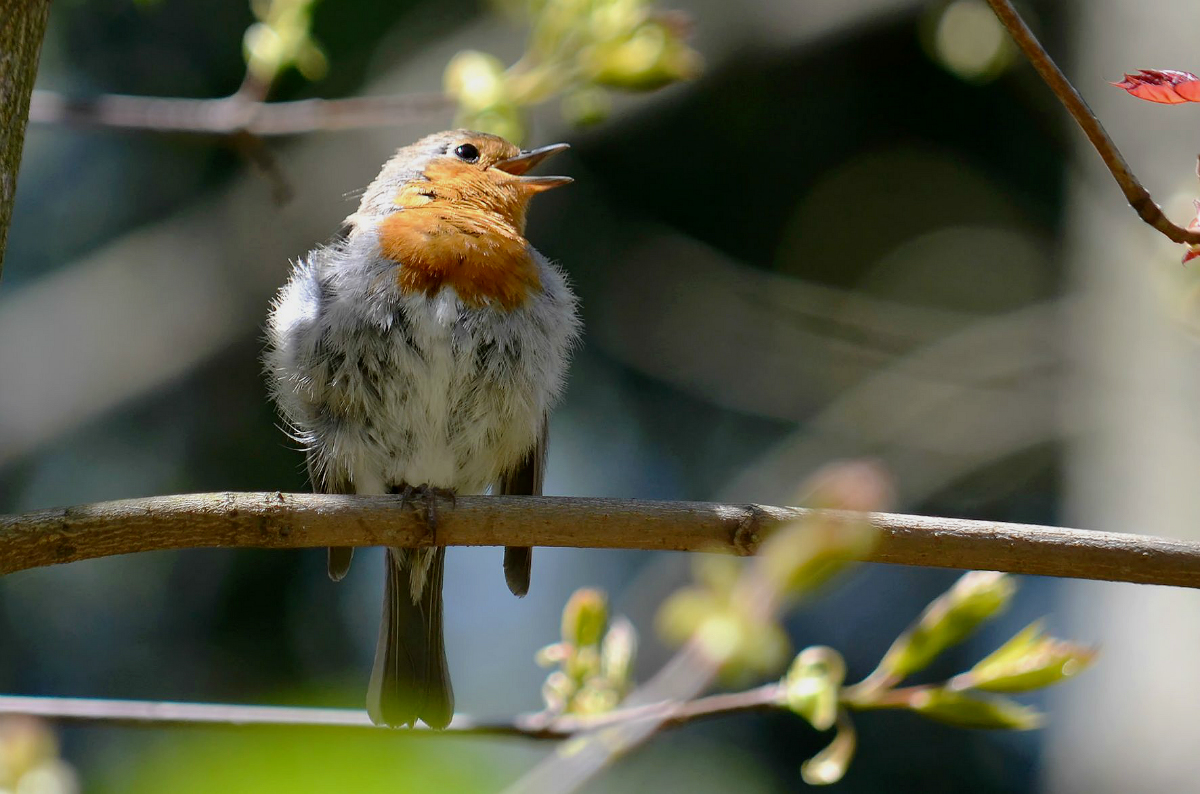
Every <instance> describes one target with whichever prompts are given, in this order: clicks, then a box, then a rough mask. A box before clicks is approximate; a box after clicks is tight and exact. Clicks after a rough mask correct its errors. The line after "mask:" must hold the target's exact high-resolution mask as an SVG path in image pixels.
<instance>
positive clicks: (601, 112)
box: [562, 87, 612, 127]
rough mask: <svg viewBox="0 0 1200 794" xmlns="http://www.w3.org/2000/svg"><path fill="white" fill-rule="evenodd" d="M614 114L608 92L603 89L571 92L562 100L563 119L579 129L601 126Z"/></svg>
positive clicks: (587, 88) (581, 89) (584, 89)
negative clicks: (593, 125)
mask: <svg viewBox="0 0 1200 794" xmlns="http://www.w3.org/2000/svg"><path fill="white" fill-rule="evenodd" d="M610 113H612V102H611V101H610V100H609V97H608V92H607V91H605V90H604V89H602V88H595V87H586V88H580V89H577V90H575V91H572V92H570V93H569V94H567V95H566V96H565V97H563V100H562V114H563V118H564V119H566V120H567V122H568V123H570V124H574V125H576V126H579V127H585V126H590V125H592V124H599V123H600V122H602V121H604V120H605V119H606V118H608V116H609V114H610Z"/></svg>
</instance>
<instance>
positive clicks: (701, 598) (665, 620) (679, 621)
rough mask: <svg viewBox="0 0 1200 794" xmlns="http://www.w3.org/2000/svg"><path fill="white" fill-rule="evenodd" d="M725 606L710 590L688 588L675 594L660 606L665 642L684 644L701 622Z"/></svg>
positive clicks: (657, 624) (657, 621)
mask: <svg viewBox="0 0 1200 794" xmlns="http://www.w3.org/2000/svg"><path fill="white" fill-rule="evenodd" d="M723 608H724V607H723V605H722V603H721V602H720V601H719V600H718V599H717V598H716V597H715V596H713V594H712V593H711V592H709V591H708V590H705V589H702V588H699V587H685V588H682V589H680V590H677V591H675V592H674V593H672V594H671V595H670V596H669V597H668V598H667V600H666V601H664V602H663V605H662V606H661V607H659V609H658V615H657V616H656V618H655V621H654V623H655V628H656V629H657V630H658V634H659V636H660V637H662V638H663V641H664V642H667V643H669V644H671V645H682V644H683V643H685V642H687V640H688V638H689V637H691V636H692V635H693V634H694V633H695V632H696V629H698V628H699V627H700V624H701V623H703V622H704V621H705V620H707V619H708V618H709V617H710V616H711V615H713V614H714V613H716V612H718V611H720V610H721V609H723Z"/></svg>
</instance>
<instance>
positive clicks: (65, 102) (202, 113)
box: [6, 0, 454, 136]
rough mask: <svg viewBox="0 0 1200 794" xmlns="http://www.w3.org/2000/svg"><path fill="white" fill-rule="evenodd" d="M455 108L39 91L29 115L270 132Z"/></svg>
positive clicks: (442, 100)
mask: <svg viewBox="0 0 1200 794" xmlns="http://www.w3.org/2000/svg"><path fill="white" fill-rule="evenodd" d="M7 1H8V0H6V2H7ZM17 2H20V0H17ZM453 109H454V103H453V102H452V101H451V100H450V99H449V98H448V97H446V96H445V95H444V94H435V93H430V94H399V95H395V96H373V97H351V98H348V99H302V100H297V101H294V102H263V101H260V99H258V98H256V97H254V96H252V95H249V94H248V93H247V92H246V91H244V90H243V91H239V92H238V93H236V94H233V95H232V96H228V97H223V98H221V99H177V98H171V97H145V96H123V95H120V94H106V95H102V96H98V97H91V98H71V97H66V96H63V95H61V94H56V93H52V92H50V91H34V92H33V102H32V104H31V105H30V107H29V119H30V121H33V122H35V123H38V124H65V125H69V126H77V127H111V128H118V129H129V130H147V131H152V132H177V133H198V134H203V135H236V134H239V133H242V134H250V135H255V136H265V135H295V134H298V133H304V132H316V131H318V130H348V129H362V128H366V127H386V126H391V125H393V124H398V123H400V122H402V121H412V120H413V119H414V118H421V117H424V116H430V115H435V114H446V113H449V112H450V111H452V110H453Z"/></svg>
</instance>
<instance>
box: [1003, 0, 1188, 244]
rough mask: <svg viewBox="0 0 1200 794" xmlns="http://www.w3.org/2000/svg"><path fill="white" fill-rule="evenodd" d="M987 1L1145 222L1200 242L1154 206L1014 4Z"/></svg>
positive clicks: (1181, 238)
mask: <svg viewBox="0 0 1200 794" xmlns="http://www.w3.org/2000/svg"><path fill="white" fill-rule="evenodd" d="M987 1H988V5H990V6H991V7H992V10H993V11H995V12H996V16H997V17H999V18H1000V22H1001V23H1002V24H1003V25H1004V27H1006V28H1007V29H1008V32H1009V33H1010V34H1012V37H1013V39H1014V40H1015V41H1016V42H1017V46H1019V47H1020V48H1021V51H1022V52H1024V53H1025V57H1027V58H1028V59H1029V61H1030V63H1032V64H1033V68H1034V69H1036V70H1037V72H1038V74H1040V75H1041V76H1042V79H1043V80H1044V81H1045V82H1046V85H1048V86H1050V90H1051V91H1053V92H1054V95H1055V96H1056V97H1058V101H1059V102H1061V103H1062V104H1063V106H1064V107H1065V108H1066V109H1067V112H1069V113H1070V114H1071V116H1072V118H1074V119H1075V122H1076V123H1077V124H1078V125H1079V127H1080V129H1082V130H1083V133H1084V134H1085V135H1087V138H1088V140H1089V141H1091V143H1092V146H1093V147H1095V149H1096V151H1097V152H1098V153H1099V154H1100V158H1101V159H1102V160H1104V164H1105V165H1106V166H1108V170H1109V172H1111V173H1112V175H1113V179H1115V180H1116V181H1117V184H1118V185H1119V186H1120V187H1121V192H1122V193H1124V194H1125V198H1126V199H1127V200H1128V201H1129V204H1130V206H1132V207H1133V208H1134V209H1135V210H1136V211H1137V214H1138V215H1139V216H1140V217H1141V219H1142V220H1144V221H1145V222H1146V223H1148V224H1150V225H1151V226H1153V227H1154V228H1155V229H1157V230H1158V231H1160V232H1162V233H1163V234H1164V235H1166V236H1167V237H1168V238H1170V239H1171V240H1172V241H1173V242H1176V243H1188V244H1192V245H1194V244H1197V243H1200V231H1195V232H1193V231H1188V230H1187V229H1185V228H1183V227H1182V226H1177V225H1175V224H1174V223H1172V222H1171V220H1170V219H1169V218H1168V217H1167V216H1166V215H1164V214H1163V211H1162V208H1161V207H1159V206H1158V205H1157V204H1155V203H1154V200H1153V199H1152V198H1151V197H1150V192H1149V191H1148V190H1146V188H1145V187H1143V186H1142V183H1141V182H1140V181H1138V178H1137V177H1136V176H1134V174H1133V171H1132V169H1130V167H1129V163H1127V162H1126V161H1125V158H1124V157H1123V156H1122V155H1121V152H1120V150H1119V149H1117V145H1116V144H1115V143H1113V140H1112V138H1110V137H1109V136H1108V133H1107V132H1105V130H1104V126H1103V125H1102V124H1101V123H1100V120H1099V119H1098V118H1096V115H1095V114H1094V113H1092V110H1091V108H1089V107H1088V106H1087V103H1086V102H1084V101H1083V97H1082V96H1080V95H1079V92H1078V91H1077V90H1075V86H1073V85H1071V81H1070V80H1068V79H1067V77H1066V75H1064V74H1063V73H1062V70H1061V69H1059V68H1058V66H1057V65H1056V64H1055V63H1054V60H1053V59H1052V58H1051V57H1050V55H1049V53H1047V52H1046V50H1045V48H1044V47H1042V45H1041V43H1040V42H1039V41H1038V40H1037V37H1036V36H1034V35H1033V31H1032V30H1030V29H1029V26H1028V25H1026V24H1025V20H1024V19H1022V18H1021V15H1020V14H1019V13H1017V10H1016V9H1015V8H1013V4H1012V3H1011V2H1010V1H1009V0H987Z"/></svg>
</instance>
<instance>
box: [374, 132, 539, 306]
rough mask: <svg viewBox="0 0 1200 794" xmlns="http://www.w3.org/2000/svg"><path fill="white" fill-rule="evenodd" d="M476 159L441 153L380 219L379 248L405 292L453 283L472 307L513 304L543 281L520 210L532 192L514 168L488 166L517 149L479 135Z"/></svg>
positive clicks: (428, 292) (427, 291)
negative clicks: (509, 171) (394, 268)
mask: <svg viewBox="0 0 1200 794" xmlns="http://www.w3.org/2000/svg"><path fill="white" fill-rule="evenodd" d="M471 142H472V143H473V144H474V145H475V146H476V147H477V148H478V149H479V152H480V157H479V161H478V162H476V163H468V162H465V161H462V160H458V159H455V158H454V157H452V156H446V157H439V158H438V159H436V160H434V161H432V162H431V163H430V164H429V165H428V166H427V167H426V168H425V171H424V176H425V179H424V180H421V181H414V182H409V183H408V184H406V185H405V186H404V187H402V188H401V189H400V191H399V192H398V193H397V194H396V198H395V200H394V201H395V204H396V206H398V207H400V210H399V211H398V212H394V213H392V214H391V215H389V216H388V217H387V218H385V219H384V220H383V222H382V223H381V224H380V226H379V242H380V246H381V248H382V250H383V255H384V256H386V257H387V258H388V259H391V260H393V261H395V262H399V263H401V265H402V267H401V268H400V269H399V273H398V276H397V278H398V280H399V285H400V289H401V291H403V292H404V293H406V294H412V293H421V294H424V295H429V296H432V295H435V294H437V292H438V291H439V290H441V289H442V288H443V287H451V288H453V289H454V291H455V292H456V293H457V294H458V297H459V298H460V299H461V300H462V301H463V303H465V304H467V305H468V306H472V307H480V306H484V305H486V304H488V303H495V304H498V305H499V306H501V307H502V308H504V309H506V310H512V309H515V308H517V307H518V306H520V305H521V304H523V303H524V302H525V301H526V300H528V298H529V296H530V295H531V294H532V293H533V292H535V291H536V290H538V289H540V288H541V280H540V278H539V276H538V272H537V265H536V264H535V262H534V260H533V256H532V254H531V253H530V249H529V243H528V242H527V241H526V240H525V237H524V233H525V211H526V208H527V207H528V204H529V199H530V198H531V197H532V195H533V191H531V190H529V189H526V188H525V187H524V186H522V184H521V181H520V180H519V179H517V178H515V177H514V176H513V175H511V174H507V173H504V172H503V171H499V170H497V169H493V168H490V165H491V164H492V163H495V162H498V161H500V160H503V159H505V158H507V157H512V156H514V155H515V154H516V153H517V152H518V151H519V150H518V149H517V148H516V147H515V146H512V144H509V143H508V142H507V141H504V140H502V139H499V138H494V139H493V138H491V137H490V136H482V135H481V136H478V138H472V139H471Z"/></svg>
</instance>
